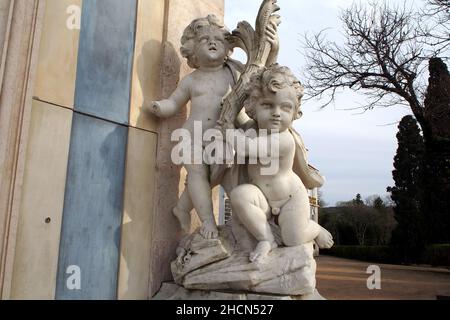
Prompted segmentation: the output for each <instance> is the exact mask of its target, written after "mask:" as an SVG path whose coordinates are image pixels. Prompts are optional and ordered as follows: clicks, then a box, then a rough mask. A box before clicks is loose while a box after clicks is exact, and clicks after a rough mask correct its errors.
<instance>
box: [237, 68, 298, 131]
mask: <svg viewBox="0 0 450 320" xmlns="http://www.w3.org/2000/svg"><path fill="white" fill-rule="evenodd" d="M245 91H246V94H247V99H246V101H245V104H244V106H245V111H246V112H247V114H248V115H249V117H250V118H252V119H254V120H255V121H256V122H257V123H258V127H259V128H260V129H269V130H279V131H280V132H282V131H285V130H286V129H288V128H289V127H290V126H291V125H292V122H293V121H294V120H296V119H299V118H300V117H301V116H302V112H301V110H300V105H301V99H302V97H303V86H302V85H301V83H300V81H299V80H298V79H297V78H296V77H295V75H294V74H293V73H292V71H291V70H289V68H287V67H282V66H280V65H278V64H274V65H272V66H270V67H269V68H267V69H263V70H261V71H260V72H258V73H257V74H255V75H254V76H253V77H252V78H251V80H250V82H249V83H248V84H247V87H246V90H245Z"/></svg>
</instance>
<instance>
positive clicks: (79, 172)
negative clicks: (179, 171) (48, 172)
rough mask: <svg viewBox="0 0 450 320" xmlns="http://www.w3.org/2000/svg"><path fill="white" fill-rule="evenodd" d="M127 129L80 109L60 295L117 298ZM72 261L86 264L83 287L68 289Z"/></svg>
mask: <svg viewBox="0 0 450 320" xmlns="http://www.w3.org/2000/svg"><path fill="white" fill-rule="evenodd" d="M127 131H128V128H127V127H125V126H121V125H116V124H113V123H110V122H107V121H103V120H98V119H95V118H92V117H88V116H84V115H80V114H76V113H75V115H74V119H73V126H72V137H71V146H70V153H69V166H68V171H67V181H66V193H65V201H64V213H63V223H62V231H61V242H60V251H59V264H58V276H57V288H56V299H116V296H117V274H118V266H119V243H120V228H121V222H122V211H123V191H124V172H125V155H126V144H127ZM69 266H78V267H79V268H80V270H81V290H76V289H75V290H69V289H68V287H67V285H66V284H67V280H68V279H69V278H70V274H67V273H66V272H67V268H68V267H69ZM71 279H74V278H71ZM75 280H76V279H75ZM72 283H73V282H72Z"/></svg>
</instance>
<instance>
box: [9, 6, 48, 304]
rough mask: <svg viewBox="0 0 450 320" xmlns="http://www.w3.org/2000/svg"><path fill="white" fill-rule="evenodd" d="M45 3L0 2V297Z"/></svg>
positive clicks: (11, 242)
mask: <svg viewBox="0 0 450 320" xmlns="http://www.w3.org/2000/svg"><path fill="white" fill-rule="evenodd" d="M44 6H45V0H0V55H1V56H0V57H1V60H0V63H1V64H0V297H1V298H3V299H8V298H9V296H10V287H11V276H12V268H13V262H14V251H15V250H14V249H15V238H16V232H17V221H18V213H19V208H18V206H19V204H20V197H21V187H22V181H23V173H24V163H25V152H26V146H27V141H28V128H29V122H30V114H31V102H32V94H33V81H34V76H35V69H36V68H35V67H36V61H37V55H38V49H39V48H38V45H39V39H40V32H41V28H42V20H43V13H44Z"/></svg>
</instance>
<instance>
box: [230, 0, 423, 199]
mask: <svg viewBox="0 0 450 320" xmlns="http://www.w3.org/2000/svg"><path fill="white" fill-rule="evenodd" d="M419 1H421V0H416V1H412V0H411V1H408V3H415V2H416V3H419ZM389 2H390V3H391V2H392V3H395V2H397V3H399V2H403V0H391V1H389ZM278 3H279V5H280V7H281V11H280V15H281V16H282V24H281V25H280V27H279V34H280V42H281V49H280V55H279V59H278V61H279V63H280V64H282V65H286V66H288V67H289V68H290V69H291V70H292V71H293V72H294V73H295V74H296V75H297V76H298V78H299V79H300V80H303V79H304V78H303V76H302V73H303V72H302V68H303V67H304V65H305V60H304V58H303V55H302V53H301V51H302V47H301V42H300V41H301V38H302V35H303V34H304V33H305V32H315V31H320V30H322V29H325V28H331V30H329V31H328V33H329V34H330V35H331V36H333V37H336V38H338V37H339V30H340V28H341V23H340V21H339V12H340V10H341V9H342V8H346V7H348V6H350V5H351V3H352V1H351V0H318V1H310V0H278ZM260 4H261V0H245V1H244V0H225V24H226V25H227V27H228V28H229V29H234V28H235V27H236V25H237V23H238V22H239V21H241V20H247V21H248V22H250V23H251V24H252V25H254V21H255V19H256V15H257V13H258V9H259V6H260ZM416 5H417V4H416ZM236 57H240V55H237V56H236ZM362 99H364V97H362V96H360V95H358V94H353V93H351V92H349V93H343V94H341V95H340V96H339V99H338V100H337V101H336V103H335V104H334V105H330V106H328V107H327V108H326V109H323V110H318V108H319V105H320V104H319V103H318V102H314V101H308V102H307V103H306V104H304V105H303V113H304V116H303V118H301V119H300V120H298V121H296V123H295V125H294V127H295V128H296V129H297V130H298V131H299V133H300V134H301V135H302V136H303V139H304V141H305V144H306V146H307V148H308V149H309V162H310V163H311V164H312V165H313V166H314V167H316V168H318V169H319V170H320V171H321V173H322V174H323V175H324V176H325V178H326V183H325V185H324V187H323V188H322V192H323V199H324V200H325V202H327V203H328V205H334V204H335V203H336V202H337V201H346V200H351V199H353V198H354V197H355V195H356V194H357V193H361V195H362V197H363V198H366V197H368V196H371V195H374V194H378V195H381V196H385V195H387V193H386V187H388V186H392V185H393V184H394V182H393V180H392V170H393V158H394V155H395V152H396V149H397V139H396V134H397V124H394V125H386V124H392V123H397V122H398V121H400V119H401V118H402V117H403V116H404V115H407V114H410V113H411V111H410V110H409V109H408V108H405V107H401V106H399V107H393V108H387V109H386V108H382V109H375V110H373V111H368V112H366V113H364V114H358V113H360V112H359V111H345V110H342V109H349V108H354V107H358V101H359V102H361V101H363V100H362Z"/></svg>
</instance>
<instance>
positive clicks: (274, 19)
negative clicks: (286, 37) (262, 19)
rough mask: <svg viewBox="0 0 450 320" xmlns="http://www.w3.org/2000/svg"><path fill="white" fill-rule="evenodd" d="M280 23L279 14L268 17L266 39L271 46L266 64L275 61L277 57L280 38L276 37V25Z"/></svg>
mask: <svg viewBox="0 0 450 320" xmlns="http://www.w3.org/2000/svg"><path fill="white" fill-rule="evenodd" d="M280 23H281V20H280V16H279V15H277V14H274V15H272V16H271V17H270V20H269V24H268V25H267V27H266V36H267V41H269V43H270V44H271V46H272V49H271V51H270V56H269V59H268V61H267V65H268V66H270V65H271V64H273V63H275V62H276V60H277V58H278V52H279V50H280V39H279V37H278V26H279V25H280Z"/></svg>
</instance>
